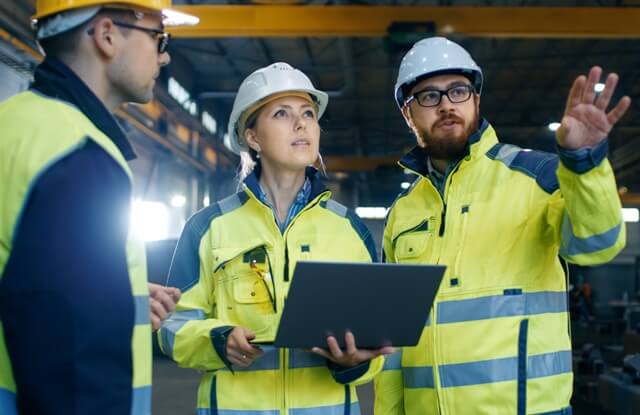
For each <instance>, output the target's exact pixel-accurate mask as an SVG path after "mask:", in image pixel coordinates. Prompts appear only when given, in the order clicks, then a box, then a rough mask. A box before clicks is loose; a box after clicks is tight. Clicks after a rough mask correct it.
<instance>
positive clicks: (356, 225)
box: [320, 199, 378, 262]
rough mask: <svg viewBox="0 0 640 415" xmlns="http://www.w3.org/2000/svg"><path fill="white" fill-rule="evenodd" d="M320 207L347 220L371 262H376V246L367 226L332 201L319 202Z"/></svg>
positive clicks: (351, 212) (342, 206) (345, 208)
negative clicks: (364, 247) (367, 252)
mask: <svg viewBox="0 0 640 415" xmlns="http://www.w3.org/2000/svg"><path fill="white" fill-rule="evenodd" d="M320 206H322V207H323V208H325V209H327V210H330V211H331V212H333V213H335V214H336V215H338V216H341V217H343V218H347V219H349V223H351V226H352V227H353V229H355V231H356V233H357V234H358V236H359V237H360V239H362V242H364V245H365V246H366V247H367V251H369V255H370V256H371V261H372V262H378V254H377V252H376V244H375V242H374V240H373V236H371V232H369V228H367V225H365V224H364V222H363V221H362V219H360V217H359V216H358V215H356V213H355V212H354V211H353V210H351V209H348V208H347V207H346V206H344V205H341V204H340V203H338V202H336V201H335V200H333V199H329V200H326V201H322V202H320Z"/></svg>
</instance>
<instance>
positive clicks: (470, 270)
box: [376, 121, 625, 415]
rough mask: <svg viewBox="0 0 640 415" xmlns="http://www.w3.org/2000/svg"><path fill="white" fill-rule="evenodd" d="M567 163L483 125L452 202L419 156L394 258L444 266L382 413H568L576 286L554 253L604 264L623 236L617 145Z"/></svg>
mask: <svg viewBox="0 0 640 415" xmlns="http://www.w3.org/2000/svg"><path fill="white" fill-rule="evenodd" d="M584 151H585V152H586V153H588V154H586V153H585V154H586V156H585V157H583V158H580V160H579V161H578V159H573V160H572V159H570V158H566V157H563V156H562V155H561V158H562V162H560V163H559V161H558V157H557V156H556V155H553V154H548V153H542V152H538V151H530V150H523V149H520V148H518V147H515V146H512V145H508V144H501V143H499V142H498V140H497V137H496V134H495V131H494V130H493V128H492V127H491V126H490V125H489V124H488V123H487V122H486V121H482V123H481V126H480V129H479V131H478V132H477V133H475V134H473V135H472V136H471V137H470V138H469V150H468V153H467V155H466V156H465V157H464V158H463V159H462V160H461V161H460V162H459V163H458V164H457V166H456V167H455V168H454V169H453V171H452V172H451V173H450V174H449V175H448V177H447V179H446V184H445V188H444V192H443V195H442V196H441V195H440V193H439V192H438V191H437V189H436V187H435V186H434V185H433V183H432V181H431V180H430V179H429V176H428V173H427V169H428V168H427V165H426V155H425V153H424V151H423V150H422V149H420V148H416V149H414V150H413V151H412V152H410V153H409V154H407V155H406V156H405V157H404V158H403V159H402V160H401V161H400V165H401V166H402V167H405V168H407V169H410V170H411V171H413V172H415V173H416V174H417V175H418V178H417V179H416V180H415V182H414V183H413V185H412V186H411V187H410V188H409V189H408V190H407V191H405V192H404V193H403V194H401V195H400V196H399V197H398V199H397V200H396V201H395V203H394V204H393V206H392V208H391V210H390V212H389V214H388V217H387V223H386V227H385V231H384V238H383V244H384V255H385V259H386V261H387V262H397V263H422V264H445V265H447V271H446V274H445V276H444V279H443V281H442V283H441V285H440V289H439V292H438V294H437V296H436V299H435V302H434V305H433V307H432V309H431V313H430V317H429V320H428V321H427V323H426V326H425V327H424V330H423V333H422V336H421V338H420V342H419V344H418V346H416V347H407V348H403V349H402V351H401V352H400V353H398V354H395V355H393V356H392V357H388V358H387V362H386V364H385V368H384V371H383V372H382V373H381V374H380V376H378V378H377V381H376V414H378V415H418V414H420V415H423V414H437V413H440V414H466V413H473V414H516V413H517V414H547V413H549V414H567V413H570V411H571V409H570V407H569V400H570V398H571V393H572V382H573V375H572V364H571V341H570V338H569V316H568V308H567V283H566V278H565V274H564V272H563V267H562V265H561V263H560V260H559V258H558V254H559V255H560V256H561V257H563V258H564V259H566V260H567V261H570V262H572V263H576V264H581V265H593V264H599V263H603V262H606V261H609V260H610V259H612V258H613V257H614V256H615V255H616V254H617V253H618V252H620V250H621V249H622V248H623V246H624V243H625V228H624V223H623V221H622V218H621V210H620V209H621V206H620V200H619V198H618V194H617V191H616V185H615V180H614V175H613V171H612V169H611V166H610V164H609V162H608V161H607V159H606V152H607V144H606V141H604V142H603V144H601V145H599V146H597V147H596V148H594V149H589V150H588V149H584Z"/></svg>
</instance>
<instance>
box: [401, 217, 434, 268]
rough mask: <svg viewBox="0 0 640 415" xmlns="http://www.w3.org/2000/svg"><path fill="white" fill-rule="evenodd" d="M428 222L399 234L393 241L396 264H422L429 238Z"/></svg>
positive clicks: (425, 221)
mask: <svg viewBox="0 0 640 415" xmlns="http://www.w3.org/2000/svg"><path fill="white" fill-rule="evenodd" d="M430 225H431V224H430V222H429V220H426V219H425V220H424V221H422V222H421V223H419V224H418V225H417V226H415V227H413V228H410V229H407V230H405V231H402V232H400V233H399V234H398V235H396V237H395V238H394V240H393V244H394V252H395V260H396V262H405V263H411V262H424V260H425V256H424V255H425V252H426V250H427V245H428V243H429V239H430V236H431V234H432V233H431V230H430V229H429V228H430Z"/></svg>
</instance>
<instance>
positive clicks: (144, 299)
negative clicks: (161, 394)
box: [0, 91, 151, 415]
mask: <svg viewBox="0 0 640 415" xmlns="http://www.w3.org/2000/svg"><path fill="white" fill-rule="evenodd" d="M0 126H2V134H1V137H0V188H1V189H2V203H0V279H2V276H3V275H4V271H5V266H6V265H7V263H8V261H9V260H10V257H11V254H12V244H13V241H14V238H15V237H16V234H15V231H16V229H17V228H18V226H19V224H20V218H21V215H22V213H23V210H24V208H25V205H26V203H27V201H28V200H29V197H31V196H32V195H31V190H32V189H33V187H34V186H35V185H36V183H37V182H38V180H39V179H40V177H42V175H44V174H45V173H46V172H47V171H48V170H49V169H50V168H52V166H55V165H56V163H57V162H58V161H59V160H61V159H63V158H64V157H65V156H66V155H69V154H71V153H73V152H74V151H75V150H76V149H78V148H81V147H82V146H83V145H84V144H85V143H87V142H89V141H91V142H93V143H95V144H97V145H99V146H100V147H101V148H102V149H103V150H104V151H105V152H106V153H107V154H108V155H109V156H110V157H112V158H113V160H115V162H116V163H117V164H118V165H120V167H121V168H122V170H123V171H124V172H126V175H127V176H128V177H129V180H130V179H131V172H130V170H129V168H128V166H127V163H126V161H125V159H124V158H123V156H122V154H121V152H120V151H119V150H118V148H117V147H116V145H115V144H114V143H113V141H112V140H110V139H109V137H107V136H106V135H105V134H104V133H103V132H102V131H100V130H99V129H98V128H96V126H95V125H94V124H93V123H92V122H91V121H90V120H89V119H88V118H87V117H86V116H85V115H84V114H83V113H82V112H80V111H79V110H78V109H77V108H76V107H74V106H73V105H71V104H69V103H67V102H63V101H60V100H57V99H53V98H48V97H45V96H42V95H40V94H37V93H34V92H31V91H28V92H23V93H21V94H19V95H16V96H14V97H12V98H10V99H8V100H7V101H5V102H4V103H2V105H0ZM122 213H123V220H124V221H125V222H124V223H126V220H127V218H126V211H125V210H124V209H123V212H122ZM51 220H52V221H55V220H56V218H55V217H52V218H51ZM95 220H96V221H98V220H100V218H99V217H96V219H95ZM57 248H59V247H56V246H52V247H51V249H52V250H55V249H57ZM118 248H119V247H118ZM122 250H123V251H124V247H122ZM126 257H127V258H126V259H127V263H128V272H129V279H130V285H131V287H130V290H131V294H132V295H131V297H132V299H131V301H132V302H133V305H134V308H133V309H132V310H134V313H135V315H132V316H131V321H134V322H135V326H132V327H131V331H132V333H131V332H130V333H129V336H131V348H132V353H131V355H132V356H133V363H132V367H133V373H132V374H130V381H131V387H132V395H131V399H132V401H131V414H132V415H139V414H150V413H151V325H150V322H149V296H148V288H147V281H146V259H145V251H144V245H143V244H142V242H135V241H133V240H131V239H130V240H129V242H128V246H127V247H126ZM33 260H34V261H38V260H39V258H33ZM73 265H74V264H69V267H73ZM23 276H24V277H28V275H23ZM49 277H50V278H56V277H58V276H57V275H50V276H49ZM86 277H87V278H88V279H90V278H91V277H92V276H91V275H87V276H86ZM40 289H46V288H45V287H33V290H34V291H38V290H40ZM106 294H108V293H105V295H106ZM33 307H38V304H37V303H35V304H33ZM61 307H63V306H62V305H61ZM54 311H55V310H54ZM40 312H41V313H43V314H45V315H46V313H47V310H40ZM92 312H93V311H92ZM123 312H124V311H123ZM1 318H2V320H3V321H4V322H5V323H6V322H7V321H8V320H7V319H9V318H11V316H10V315H9V316H8V315H2V316H1ZM96 324H98V322H96ZM26 329H27V330H38V328H37V327H36V328H26ZM77 335H78V336H81V335H82V333H77ZM51 340H52V344H43V345H41V347H42V353H45V354H46V353H50V354H55V353H59V352H61V351H60V350H56V344H55V342H54V340H55V339H51ZM104 352H105V351H103V353H104ZM127 364H128V365H131V362H129V363H127ZM29 376H31V378H32V380H33V381H34V382H35V381H37V378H38V377H39V376H40V375H39V374H38V373H33V374H32V375H29ZM96 376H100V374H96ZM31 378H30V379H31ZM81 386H83V387H87V385H81ZM47 387H48V385H42V388H47ZM17 393H18V395H19V394H20V390H17ZM77 393H78V394H82V392H81V391H79V390H78V391H77ZM15 394H16V382H15V379H14V374H13V371H12V364H11V361H10V359H9V354H8V352H7V347H6V344H5V336H4V331H3V329H2V325H0V413H2V414H5V415H9V414H16V413H17V410H16V406H15V402H16V395H15ZM67 398H69V397H65V399H67ZM69 399H72V398H69ZM49 404H50V407H49V409H50V410H51V411H53V412H55V413H59V412H56V404H55V401H51V402H49ZM105 413H111V412H108V411H107V409H106V408H105Z"/></svg>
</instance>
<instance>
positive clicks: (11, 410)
mask: <svg viewBox="0 0 640 415" xmlns="http://www.w3.org/2000/svg"><path fill="white" fill-rule="evenodd" d="M0 414H2V415H18V410H17V409H16V394H15V393H13V392H11V391H10V390H7V389H3V388H0Z"/></svg>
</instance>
